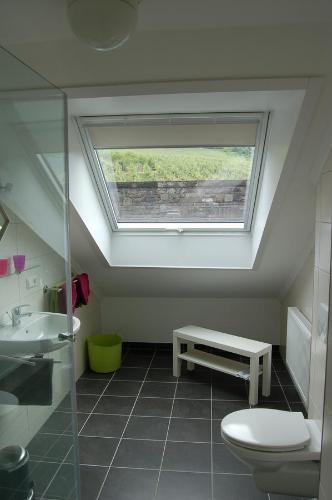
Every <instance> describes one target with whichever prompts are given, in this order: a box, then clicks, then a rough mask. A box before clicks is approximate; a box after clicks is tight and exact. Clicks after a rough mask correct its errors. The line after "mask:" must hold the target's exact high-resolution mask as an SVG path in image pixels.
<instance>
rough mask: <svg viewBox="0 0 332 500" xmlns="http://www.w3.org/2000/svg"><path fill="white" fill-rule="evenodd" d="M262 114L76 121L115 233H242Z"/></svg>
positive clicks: (260, 144) (260, 142)
mask: <svg viewBox="0 0 332 500" xmlns="http://www.w3.org/2000/svg"><path fill="white" fill-rule="evenodd" d="M266 118H267V117H266V116H265V115H264V114H260V113H255V114H253V113H250V114H229V113H226V114H219V113H215V114H209V115H205V114H204V115H158V116H156V115H152V116H151V115H150V116H126V117H107V118H86V119H82V120H81V121H80V122H79V125H80V128H81V131H82V135H83V139H84V142H85V144H86V147H87V151H88V153H89V158H90V161H91V164H92V167H93V171H94V176H95V179H96V181H97V185H98V187H99V190H100V192H101V194H102V197H103V200H104V203H105V205H106V208H107V209H108V211H109V213H110V215H111V220H112V223H113V227H114V229H119V230H121V229H127V230H128V229H136V230H140V229H144V230H148V229H176V230H181V231H182V230H188V229H190V230H195V229H199V230H203V229H212V230H213V229H216V230H225V229H228V230H234V229H236V230H248V229H250V223H251V217H252V212H253V206H254V199H255V195H256V190H257V184H258V177H259V170H260V164H261V156H262V149H263V139H264V136H265V130H266V121H267V119H266Z"/></svg>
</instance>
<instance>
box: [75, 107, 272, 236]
mask: <svg viewBox="0 0 332 500" xmlns="http://www.w3.org/2000/svg"><path fill="white" fill-rule="evenodd" d="M201 114H202V115H211V116H216V115H218V120H219V123H220V119H221V118H222V117H224V119H225V123H230V122H238V123H241V122H244V123H245V122H246V121H249V120H251V121H252V120H256V121H258V127H257V136H256V143H255V152H254V158H253V164H252V171H251V176H250V182H249V187H248V189H247V200H246V211H245V217H244V223H233V222H232V223H218V222H207V223H203V222H198V223H189V222H170V223H168V222H160V223H155V222H154V223H151V222H145V223H144V222H134V223H124V222H118V221H117V219H116V214H115V211H114V208H113V203H112V199H111V196H110V194H109V192H108V188H107V184H106V181H105V177H104V173H103V169H102V166H101V164H100V161H99V157H98V154H97V152H96V151H95V149H94V147H93V144H92V141H91V138H90V135H89V132H88V127H91V126H98V125H99V126H101V125H107V124H109V123H110V122H111V121H112V119H119V118H131V117H133V118H138V116H137V115H126V116H124V115H121V116H88V117H85V116H83V117H82V116H81V117H76V124H77V127H78V130H79V133H80V136H81V139H82V144H83V146H84V151H85V154H86V157H87V160H88V165H89V168H90V171H91V174H92V177H93V179H94V182H95V185H96V188H97V191H98V193H99V195H100V199H101V201H102V204H103V206H104V209H105V212H106V215H107V217H108V220H109V222H110V224H111V228H112V230H113V231H120V232H139V233H142V232H146V233H151V232H152V233H156V232H157V233H167V232H173V233H174V232H175V233H191V234H192V233H196V232H199V233H202V232H205V233H211V232H224V233H225V232H232V233H233V232H240V233H242V232H249V231H250V230H251V226H252V221H253V215H254V209H255V204H256V199H257V193H258V186H259V180H260V178H261V174H262V170H263V158H264V148H265V142H266V137H267V130H268V123H269V116H270V113H269V112H252V113H201ZM187 115H190V113H188V114H187ZM144 116H146V115H144ZM152 116H156V115H152ZM157 116H164V117H165V118H167V117H169V116H174V114H172V115H157ZM192 116H199V114H198V113H195V114H192ZM154 147H156V146H154ZM177 147H179V146H177ZM202 147H204V145H202ZM216 147H218V145H216Z"/></svg>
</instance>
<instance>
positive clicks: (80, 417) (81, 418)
mask: <svg viewBox="0 0 332 500" xmlns="http://www.w3.org/2000/svg"><path fill="white" fill-rule="evenodd" d="M89 415H90V414H89V413H76V416H77V428H78V432H80V431H81V429H82V427H83V425H84V424H85V422H86V421H87V419H88V418H89Z"/></svg>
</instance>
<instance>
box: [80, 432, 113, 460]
mask: <svg viewBox="0 0 332 500" xmlns="http://www.w3.org/2000/svg"><path fill="white" fill-rule="evenodd" d="M118 443H119V440H118V439H113V438H100V437H86V436H80V437H79V451H80V463H81V464H84V465H110V463H111V461H112V458H113V455H114V453H115V450H116V447H117V445H118Z"/></svg>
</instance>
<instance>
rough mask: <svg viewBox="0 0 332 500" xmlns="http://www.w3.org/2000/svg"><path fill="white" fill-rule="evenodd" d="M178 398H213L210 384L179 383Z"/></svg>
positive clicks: (176, 395)
mask: <svg viewBox="0 0 332 500" xmlns="http://www.w3.org/2000/svg"><path fill="white" fill-rule="evenodd" d="M175 397H176V398H185V399H211V385H210V384H207V383H205V384H195V383H190V382H186V383H179V384H178V385H177V388H176V394H175Z"/></svg>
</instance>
